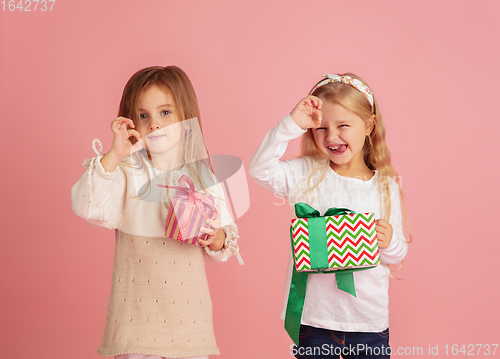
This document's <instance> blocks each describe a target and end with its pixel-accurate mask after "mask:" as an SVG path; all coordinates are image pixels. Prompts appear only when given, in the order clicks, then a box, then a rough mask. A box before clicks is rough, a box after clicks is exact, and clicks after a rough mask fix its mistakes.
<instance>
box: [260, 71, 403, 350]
mask: <svg viewBox="0 0 500 359" xmlns="http://www.w3.org/2000/svg"><path fill="white" fill-rule="evenodd" d="M300 136H302V154H301V157H300V158H297V159H294V160H290V161H280V158H281V156H283V154H284V153H285V150H286V147H287V145H288V141H290V140H292V139H294V138H297V137H300ZM250 174H251V176H252V177H253V178H254V179H255V180H256V181H257V182H258V183H259V184H261V185H262V186H264V187H265V188H267V189H269V190H271V191H274V193H275V194H276V195H277V196H281V197H286V198H287V199H288V201H289V203H290V205H291V206H294V205H295V204H296V203H298V202H305V203H307V204H309V205H310V206H312V207H313V208H315V209H316V210H318V211H319V212H320V213H321V214H323V213H325V211H326V210H327V209H329V208H331V207H342V208H348V209H350V210H353V211H355V212H363V213H366V212H373V213H375V218H378V219H377V221H376V232H377V238H378V246H379V249H380V258H381V261H382V262H383V263H384V264H385V265H379V266H376V267H375V268H372V269H369V270H364V271H358V272H354V273H353V278H354V283H355V287H356V294H357V296H356V297H355V296H353V295H351V294H349V293H347V292H344V291H342V290H340V289H338V287H337V283H336V276H335V275H332V274H309V277H308V280H307V288H306V295H305V302H304V307H303V312H302V317H301V323H300V334H299V343H298V346H295V347H293V349H292V354H293V355H295V356H296V357H297V358H339V355H342V357H344V358H347V357H348V358H372V357H373V358H387V357H389V356H390V347H389V292H388V290H389V277H390V272H391V271H390V269H389V265H391V264H398V263H400V262H401V261H402V260H403V258H404V257H405V255H406V252H407V243H408V242H407V241H406V240H405V237H404V233H403V227H402V217H403V216H402V211H401V203H402V201H401V199H402V198H403V197H402V192H401V190H400V188H399V184H398V175H397V173H396V171H395V169H394V168H393V167H392V165H391V162H390V153H389V150H388V147H387V144H386V142H385V129H384V125H383V123H382V116H381V114H380V110H379V108H378V105H377V102H376V100H375V97H374V95H373V93H372V91H371V90H370V88H369V87H368V86H367V85H366V82H364V81H363V80H362V79H361V78H359V77H358V76H356V75H354V74H350V73H347V74H342V75H337V74H334V75H325V78H324V79H322V80H321V81H319V82H318V83H317V84H316V85H315V86H314V87H313V89H312V90H311V92H310V94H309V96H307V97H305V98H304V99H302V100H301V101H300V102H299V103H298V104H297V106H295V108H294V109H293V110H292V112H291V113H290V114H289V115H287V116H285V118H283V120H282V121H281V122H280V123H278V125H277V126H276V127H275V128H273V129H272V130H271V131H270V132H269V133H268V134H267V136H266V137H265V139H264V141H263V143H262V145H261V146H260V147H259V149H258V150H257V152H256V153H255V155H254V156H253V158H252V161H251V163H250ZM403 203H404V202H403ZM403 208H404V205H403ZM292 212H293V211H292ZM292 270H293V260H292V259H291V260H290V262H289V266H288V275H287V283H288V286H289V285H290V282H291V278H292ZM287 294H288V292H287ZM287 301H288V295H285V301H284V305H283V309H282V319H285V312H286V307H287Z"/></svg>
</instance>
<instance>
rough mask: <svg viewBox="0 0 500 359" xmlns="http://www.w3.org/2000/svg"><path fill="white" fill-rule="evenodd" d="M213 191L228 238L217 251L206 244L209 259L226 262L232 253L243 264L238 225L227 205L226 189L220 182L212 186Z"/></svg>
mask: <svg viewBox="0 0 500 359" xmlns="http://www.w3.org/2000/svg"><path fill="white" fill-rule="evenodd" d="M210 189H211V192H212V194H213V195H214V197H215V203H216V204H217V206H219V208H220V211H221V226H222V229H223V230H224V233H225V235H226V240H225V242H224V247H222V248H221V249H219V250H218V251H215V250H213V249H210V248H209V247H208V246H205V247H204V248H205V251H206V254H207V259H209V260H211V261H214V262H225V261H227V260H228V259H229V257H231V255H232V254H234V255H235V256H236V258H237V259H238V263H240V264H241V265H243V259H242V258H241V255H240V253H239V252H240V249H239V247H238V244H237V242H238V238H239V235H238V227H237V226H236V223H234V221H233V219H232V217H231V215H230V214H229V211H228V209H227V205H226V198H225V196H224V190H223V189H222V187H221V184H220V183H217V184H214V185H213V186H212V187H211V188H210Z"/></svg>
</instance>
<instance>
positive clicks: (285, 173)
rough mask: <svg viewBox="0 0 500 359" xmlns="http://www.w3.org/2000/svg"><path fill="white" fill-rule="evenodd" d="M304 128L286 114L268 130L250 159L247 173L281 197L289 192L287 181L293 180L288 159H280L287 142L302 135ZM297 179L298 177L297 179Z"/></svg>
mask: <svg viewBox="0 0 500 359" xmlns="http://www.w3.org/2000/svg"><path fill="white" fill-rule="evenodd" d="M305 132H306V130H303V129H302V128H300V127H299V126H298V125H297V124H296V123H295V122H294V121H293V120H292V118H291V117H290V115H286V116H285V117H284V118H283V119H282V120H281V121H280V122H279V123H278V124H277V125H276V127H274V128H273V129H272V130H271V131H269V132H268V134H267V135H266V137H265V138H264V141H262V144H261V145H260V147H259V148H258V149H257V152H255V154H254V155H253V157H252V159H251V160H250V166H249V173H250V176H252V177H253V178H254V179H255V181H257V183H259V184H260V185H261V186H263V187H265V188H267V189H268V190H270V191H274V193H275V194H277V195H279V196H281V197H287V196H288V193H289V188H290V185H289V181H290V180H293V178H292V176H293V171H292V166H291V164H290V162H289V161H280V158H281V157H282V156H283V154H284V153H285V151H286V148H287V146H288V142H289V141H290V140H293V139H295V138H297V137H300V136H302V135H303V134H304V133H305ZM297 180H298V179H297Z"/></svg>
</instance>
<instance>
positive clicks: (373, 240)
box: [285, 202, 380, 345]
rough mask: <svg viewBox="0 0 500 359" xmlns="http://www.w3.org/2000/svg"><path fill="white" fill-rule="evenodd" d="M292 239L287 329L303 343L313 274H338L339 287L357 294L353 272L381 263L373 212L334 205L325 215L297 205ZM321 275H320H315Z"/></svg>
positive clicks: (305, 205)
mask: <svg viewBox="0 0 500 359" xmlns="http://www.w3.org/2000/svg"><path fill="white" fill-rule="evenodd" d="M295 214H296V215H297V218H296V219H294V220H292V225H291V226H290V238H291V242H292V247H293V251H294V257H295V258H294V259H295V266H294V268H293V272H292V280H291V283H290V291H289V294H288V302H287V306H286V315H285V329H286V331H287V332H288V334H289V335H290V338H291V339H292V340H293V342H294V343H295V344H297V345H299V330H300V321H301V318H302V310H303V307H304V301H305V297H306V287H307V279H308V276H309V274H314V273H323V274H322V275H335V277H336V281H337V288H338V289H339V290H341V291H343V292H345V293H348V294H350V295H352V296H354V297H356V288H355V285H354V276H353V272H355V271H362V270H367V269H370V268H372V267H374V266H376V265H377V264H378V263H379V262H380V258H379V250H378V244H377V232H376V229H375V226H376V223H375V215H374V214H373V213H355V212H353V211H351V210H349V209H346V208H330V209H329V210H328V211H326V213H325V215H324V216H320V213H319V212H318V211H317V210H315V209H314V208H312V207H311V206H309V205H308V204H306V203H302V202H300V203H296V204H295ZM315 275H318V274H315Z"/></svg>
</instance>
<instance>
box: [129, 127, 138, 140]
mask: <svg viewBox="0 0 500 359" xmlns="http://www.w3.org/2000/svg"><path fill="white" fill-rule="evenodd" d="M128 134H129V136H128V137H135V139H136V140H137V141H140V140H141V135H140V134H139V132H137V131H136V130H128Z"/></svg>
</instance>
